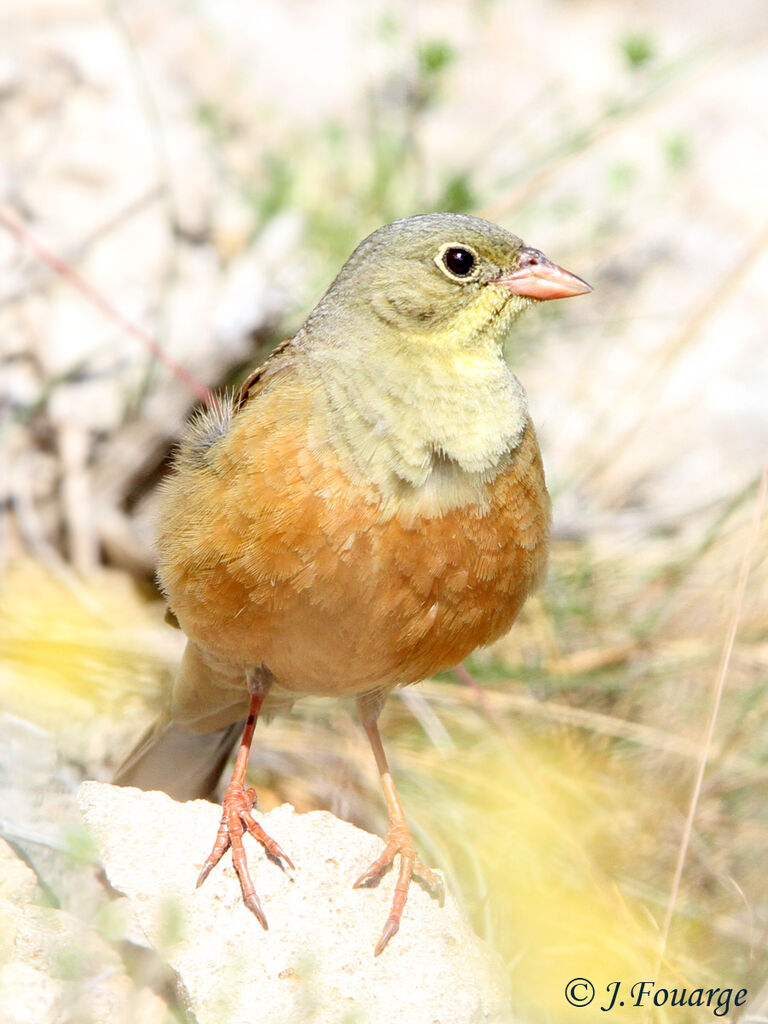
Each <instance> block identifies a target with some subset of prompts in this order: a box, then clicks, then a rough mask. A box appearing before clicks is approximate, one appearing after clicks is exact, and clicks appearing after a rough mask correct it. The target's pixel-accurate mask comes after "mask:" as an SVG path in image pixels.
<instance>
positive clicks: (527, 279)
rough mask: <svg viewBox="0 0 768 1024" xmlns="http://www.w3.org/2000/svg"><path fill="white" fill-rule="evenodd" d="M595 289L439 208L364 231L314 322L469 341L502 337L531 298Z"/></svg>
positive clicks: (511, 240)
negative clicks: (371, 231) (440, 210)
mask: <svg viewBox="0 0 768 1024" xmlns="http://www.w3.org/2000/svg"><path fill="white" fill-rule="evenodd" d="M589 290H590V288H589V285H587V284H585V282H583V281H581V279H580V278H577V277H575V276H574V275H572V274H569V273H568V272H567V271H564V270H562V268H560V267H557V266H556V265H555V264H553V263H552V262H551V261H550V260H548V259H547V258H546V257H545V256H544V255H543V254H542V253H540V252H538V250H535V249H531V248H529V247H527V246H525V245H524V244H523V242H522V240H521V239H520V238H518V237H517V236H516V235H513V234H512V233H511V232H509V231H505V230H504V229H503V228H500V227H498V226H497V225H495V224H492V223H490V222H489V221H486V220H481V219H480V218H479V217H468V216H465V215H462V214H453V213H431V214H424V215H421V216H416V217H406V218H404V219H403V220H397V221H394V222H393V223H391V224H387V225H385V226H384V227H381V228H379V229H378V230H377V231H374V232H373V234H371V235H369V236H368V237H367V238H366V239H364V240H363V241H362V242H361V243H360V244H359V245H358V247H357V248H356V249H355V251H354V252H353V253H352V255H351V256H350V258H349V259H348V260H347V262H346V263H345V264H344V266H343V267H342V269H341V271H340V273H339V275H338V276H337V277H336V279H335V281H334V282H333V284H332V285H331V287H330V288H329V289H328V291H327V292H326V294H325V295H324V296H323V298H322V299H321V301H320V303H319V304H318V306H317V308H316V309H315V311H314V313H313V314H312V316H311V317H310V320H309V321H308V325H307V326H308V327H309V328H310V329H311V328H312V327H314V326H317V327H319V326H320V325H321V324H322V326H323V328H327V327H329V326H330V327H333V328H334V329H335V330H338V329H339V328H346V329H354V327H355V326H357V327H358V329H359V328H360V327H361V326H362V325H367V326H368V327H369V328H370V327H372V326H374V325H377V326H378V327H379V329H380V330H383V331H384V332H386V333H388V331H387V328H389V329H394V330H396V331H397V332H402V333H403V334H404V335H408V336H411V337H415V338H418V339H420V340H421V341H422V342H425V341H430V340H432V341H435V342H440V343H446V342H447V341H448V340H450V341H451V342H453V344H459V345H461V344H471V342H472V340H473V339H475V338H477V336H478V335H482V336H484V337H485V338H487V337H488V336H489V335H493V336H494V338H495V340H499V341H500V340H501V338H502V337H503V335H504V333H505V332H506V330H507V328H508V327H509V325H510V323H511V322H512V320H513V319H514V318H515V316H516V315H518V314H519V313H520V312H521V311H522V310H523V309H524V308H525V307H526V306H527V305H529V304H530V302H531V300H536V299H544V298H558V297H564V296H566V295H576V294H580V293H582V292H585V291H589ZM329 321H330V323H329Z"/></svg>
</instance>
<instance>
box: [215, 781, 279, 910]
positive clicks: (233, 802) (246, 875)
mask: <svg viewBox="0 0 768 1024" xmlns="http://www.w3.org/2000/svg"><path fill="white" fill-rule="evenodd" d="M255 803H256V790H255V789H245V788H244V787H243V786H242V785H241V784H240V783H239V782H234V781H233V782H231V783H230V784H229V788H228V789H227V792H226V793H225V794H224V800H223V804H222V815H221V824H220V825H219V831H218V832H217V834H216V842H215V843H214V844H213V849H212V850H211V852H210V854H209V855H208V859H207V860H206V862H205V864H203V869H202V871H201V872H200V875H199V876H198V879H197V887H198V888H199V887H200V886H201V885H202V884H203V882H204V881H205V880H206V878H207V877H208V875H209V874H210V872H211V869H212V868H214V867H215V866H216V865H217V864H218V863H219V861H220V860H221V858H222V857H223V856H224V854H225V853H226V852H227V850H228V849H229V848H230V846H231V847H232V863H233V864H234V867H235V872H236V874H237V877H238V879H239V881H240V888H241V889H242V891H243V902H244V903H245V905H246V907H248V909H249V910H251V911H253V913H254V914H255V915H256V917H257V918H258V919H259V922H260V924H261V926H262V927H263V928H265V929H266V928H267V927H268V925H267V919H266V917H265V916H264V911H263V910H262V909H261V903H260V902H259V897H258V896H257V895H256V890H255V888H254V885H253V882H252V881H251V875H250V872H249V871H248V860H247V857H246V855H245V847H244V846H243V836H244V835H245V833H246V831H248V832H250V834H251V835H252V836H253V838H254V839H256V840H258V842H260V843H261V845H262V846H263V847H264V850H265V851H266V854H267V856H268V857H269V859H270V860H272V861H274V862H275V864H278V865H279V866H280V867H281V868H282V869H283V870H284V871H285V869H286V866H287V867H288V868H290V869H291V870H293V864H292V862H291V859H290V857H288V856H287V855H286V854H285V853H283V851H282V850H281V849H280V846H279V845H278V844H277V843H276V842H275V840H274V839H272V838H271V837H270V836H268V835H267V833H266V832H265V831H264V829H263V828H262V827H261V825H259V823H258V822H257V821H256V819H255V818H254V817H253V815H252V814H251V811H252V809H253V807H254V805H255Z"/></svg>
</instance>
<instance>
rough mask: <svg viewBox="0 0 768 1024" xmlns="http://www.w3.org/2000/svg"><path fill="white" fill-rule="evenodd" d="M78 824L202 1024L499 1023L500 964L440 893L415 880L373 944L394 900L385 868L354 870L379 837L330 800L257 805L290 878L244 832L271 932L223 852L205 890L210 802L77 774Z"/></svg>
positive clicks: (376, 848) (215, 815)
mask: <svg viewBox="0 0 768 1024" xmlns="http://www.w3.org/2000/svg"><path fill="white" fill-rule="evenodd" d="M79 801H80V806H81V809H82V811H83V814H84V817H85V820H86V823H87V824H88V826H89V828H90V829H91V831H92V832H93V834H94V837H95V839H96V842H97V845H98V847H99V849H100V851H101V856H102V860H103V863H104V867H105V870H106V872H107V876H108V878H109V880H110V882H111V884H112V885H113V886H114V887H115V888H116V889H118V890H119V891H120V892H122V893H124V894H125V895H126V896H127V897H128V900H129V902H130V905H131V910H132V913H133V917H134V925H135V926H136V927H137V928H138V929H139V930H140V931H141V932H143V934H144V935H145V936H146V940H147V943H148V944H149V945H151V946H152V947H154V948H155V949H156V950H158V952H160V954H161V956H163V957H164V958H165V959H167V961H168V963H169V964H170V965H171V966H172V967H173V968H174V970H175V971H176V972H177V973H178V975H179V977H180V979H181V983H182V986H183V996H184V997H185V998H186V1000H187V1001H188V1003H189V1007H190V1009H191V1010H192V1012H193V1013H194V1015H195V1018H196V1020H197V1021H198V1022H199V1024H219V1022H221V1021H222V1020H226V1021H232V1022H233V1024H234V1022H238V1024H246V1022H251V1021H253V1022H256V1021H264V1020H268V1021H270V1024H289V1022H292V1024H294V1022H296V1021H301V1022H302V1024H305V1022H309V1021H312V1022H313V1024H331V1022H333V1024H340V1022H342V1021H349V1022H352V1021H354V1022H356V1024H392V1022H393V1021H397V1022H398V1024H474V1022H477V1024H480V1022H502V1021H508V1020H509V1016H508V1015H507V1012H506V1010H505V1001H504V996H503V992H502V984H501V981H500V975H499V973H498V963H497V962H496V959H495V958H494V956H493V954H491V953H490V951H489V950H488V949H487V947H486V946H485V945H484V944H483V943H482V942H481V941H480V940H479V939H478V938H477V937H476V936H475V935H474V934H473V932H472V931H471V929H470V928H469V926H468V925H467V923H466V922H465V921H464V920H463V918H462V916H461V915H460V913H459V911H458V909H457V907H456V904H455V902H454V901H453V900H452V899H451V897H450V895H448V897H447V899H446V905H445V906H444V907H442V908H441V907H440V906H439V905H438V903H437V902H436V901H435V900H433V899H432V898H430V896H429V895H428V894H427V893H426V892H424V891H423V890H422V889H421V888H420V887H419V886H418V885H417V884H414V885H413V886H412V887H411V890H410V893H409V897H408V903H407V905H406V909H405V914H404V917H403V922H402V925H401V927H400V931H399V932H398V934H397V935H396V936H395V937H394V939H393V940H392V941H391V942H390V944H389V946H388V947H387V949H386V950H385V951H384V953H383V954H382V955H381V956H379V957H374V955H373V948H374V945H375V942H376V940H377V939H378V937H379V934H380V933H381V929H382V927H383V924H384V921H385V919H386V917H387V914H388V911H389V905H390V901H391V898H392V890H393V886H394V877H393V873H392V872H390V873H389V874H388V875H387V876H386V877H385V879H384V880H383V881H382V883H381V885H380V886H379V887H378V888H377V889H362V890H356V889H353V888H352V882H353V880H354V879H355V878H356V877H357V876H358V875H359V874H360V873H361V872H362V870H363V869H364V868H365V867H366V866H367V865H368V864H369V863H370V861H371V860H373V858H374V857H375V856H377V854H378V853H379V852H380V851H381V840H380V839H378V838H377V837H375V836H372V835H369V834H368V833H366V832H363V831H361V830H360V829H358V828H355V827H354V826H353V825H350V824H348V823H345V822H343V821H339V820H338V819H337V818H335V817H334V816H333V815H331V814H328V813H326V812H319V811H314V812H311V813H309V814H297V813H296V812H295V811H294V809H293V807H291V806H290V805H289V804H284V805H283V806H281V807H278V808H276V809H275V810H273V811H271V812H270V813H269V814H266V815H260V814H258V812H257V814H256V816H257V818H258V820H259V822H260V824H262V825H263V827H264V828H265V829H266V830H267V832H268V833H269V834H270V835H271V836H272V837H273V838H274V839H276V840H277V842H278V843H280V845H281V847H282V848H283V849H284V850H285V851H286V853H287V854H288V855H289V856H290V857H291V859H292V860H293V862H294V864H295V865H296V873H295V879H294V880H293V881H292V880H291V879H290V878H289V876H288V875H287V874H286V873H284V872H283V871H282V870H281V869H280V868H279V867H277V866H275V864H273V863H271V862H270V861H269V860H268V859H267V858H266V857H265V856H264V854H263V852H262V851H261V850H260V849H259V847H258V845H257V844H256V843H255V842H253V840H251V839H250V838H249V837H246V843H247V851H248V858H249V865H250V869H251V874H252V877H253V880H254V883H255V886H256V891H257V893H258V895H259V898H260V900H261V903H262V906H263V908H264V911H265V914H266V916H267V920H268V922H269V930H268V931H264V930H263V929H262V928H261V926H260V924H259V923H258V921H257V920H256V918H255V917H254V916H253V914H251V912H250V911H249V910H247V908H246V907H245V906H244V905H243V903H242V899H241V895H240V888H239V885H238V882H237V879H236V876H235V874H234V870H233V868H232V865H231V860H230V857H229V855H228V854H227V855H225V857H224V858H223V860H222V862H221V864H220V865H219V866H217V867H216V868H215V869H214V870H213V872H212V873H211V875H210V876H209V878H208V879H207V880H206V882H205V884H204V885H203V887H202V888H201V889H197V890H196V889H195V880H196V876H197V874H198V872H199V870H200V867H201V865H202V863H203V861H204V860H205V858H206V856H207V855H208V853H209V851H210V847H211V845H212V842H213V838H214V836H215V834H216V829H217V827H218V822H219V814H220V812H219V808H218V807H216V806H215V805H213V804H211V803H207V802H205V801H193V802H190V803H186V804H180V803H176V802H175V801H173V800H171V799H170V798H169V797H168V796H166V795H165V794H164V793H144V792H141V791H139V790H135V789H120V788H117V787H113V786H108V785H105V784H103V783H95V782H86V783H84V784H83V785H82V786H81V788H80V792H79Z"/></svg>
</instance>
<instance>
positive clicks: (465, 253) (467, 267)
mask: <svg viewBox="0 0 768 1024" xmlns="http://www.w3.org/2000/svg"><path fill="white" fill-rule="evenodd" d="M436 262H439V263H440V264H441V265H442V269H444V270H445V271H447V273H448V274H449V275H450V277H456V278H460V279H461V278H463V279H464V280H466V279H467V278H468V277H471V276H472V275H473V273H474V271H475V270H476V268H477V256H476V255H475V253H474V252H473V251H472V249H470V248H469V246H467V245H447V246H446V247H445V248H444V249H443V250H442V252H441V253H440V256H439V257H438V260H437V261H436Z"/></svg>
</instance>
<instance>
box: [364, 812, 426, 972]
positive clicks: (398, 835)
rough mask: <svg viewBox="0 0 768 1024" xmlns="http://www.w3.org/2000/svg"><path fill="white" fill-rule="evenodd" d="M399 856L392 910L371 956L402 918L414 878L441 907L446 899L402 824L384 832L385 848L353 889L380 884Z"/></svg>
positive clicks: (392, 824)
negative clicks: (385, 835) (398, 871)
mask: <svg viewBox="0 0 768 1024" xmlns="http://www.w3.org/2000/svg"><path fill="white" fill-rule="evenodd" d="M398 853H399V854H400V875H399V877H398V879H397V884H396V885H395V892H394V895H393V897H392V909H391V910H390V912H389V917H388V918H387V920H386V923H385V925H384V930H383V931H382V933H381V937H380V938H379V941H378V942H377V943H376V949H375V950H374V956H378V955H379V953H381V952H383V950H384V948H385V946H386V945H387V943H388V942H389V940H390V939H391V938H392V936H393V935H394V934H395V933H396V932H397V930H398V928H399V927H400V919H401V918H402V916H403V908H404V907H405V901H406V899H407V898H408V887H409V885H410V883H411V878H415V879H416V881H417V882H419V883H420V885H421V886H422V887H423V888H424V889H426V890H427V892H428V893H429V894H430V896H434V897H435V899H437V900H438V901H439V903H440V906H442V905H443V900H444V899H445V886H444V885H443V880H442V878H441V877H440V876H439V875H438V874H436V873H435V872H434V871H432V870H431V869H430V868H427V867H425V866H424V865H423V864H422V863H421V861H420V860H419V857H418V855H417V853H416V848H415V846H414V845H413V836H412V835H411V832H410V829H409V828H408V826H407V825H406V824H405V822H392V823H391V824H390V826H389V830H388V832H387V839H386V845H385V847H384V850H383V851H382V853H381V856H379V857H377V858H376V860H375V861H374V862H373V863H372V864H371V865H370V866H369V867H368V868H366V870H365V871H364V872H363V873H362V875H360V877H359V878H358V879H357V881H356V882H355V885H354V888H355V889H363V888H365V889H372V888H374V887H375V886H377V885H378V884H379V882H380V881H381V879H382V876H383V875H384V874H385V873H386V872H387V871H388V870H389V869H390V868H391V867H392V865H393V863H394V859H395V857H396V856H397V854H398Z"/></svg>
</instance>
